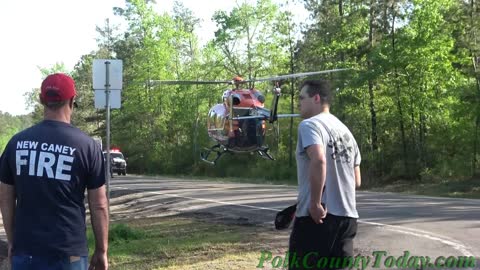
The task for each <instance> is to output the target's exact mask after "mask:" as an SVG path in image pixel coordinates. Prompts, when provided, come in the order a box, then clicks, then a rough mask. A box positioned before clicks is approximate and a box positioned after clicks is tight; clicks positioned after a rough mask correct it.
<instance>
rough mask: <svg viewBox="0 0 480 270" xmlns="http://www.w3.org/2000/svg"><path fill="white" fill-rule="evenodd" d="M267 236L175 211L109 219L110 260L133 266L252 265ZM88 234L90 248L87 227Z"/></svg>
mask: <svg viewBox="0 0 480 270" xmlns="http://www.w3.org/2000/svg"><path fill="white" fill-rule="evenodd" d="M268 235H271V234H269V233H266V229H265V228H258V227H253V226H240V225H235V224H228V225H226V224H218V223H214V222H207V221H205V220H202V219H199V218H188V217H178V216H177V217H162V218H150V219H142V220H130V221H125V222H122V223H112V224H111V227H110V233H109V264H110V269H135V270H142V269H169V270H177V269H178V270H179V269H255V266H256V265H257V264H258V259H259V257H260V251H261V250H264V249H269V248H270V243H272V239H271V238H270V237H272V236H268ZM88 239H89V248H90V252H91V253H92V252H93V248H94V243H93V234H92V231H91V229H90V228H89V229H88ZM283 242H285V243H283ZM281 243H282V244H285V246H286V243H287V240H286V239H282V240H281Z"/></svg>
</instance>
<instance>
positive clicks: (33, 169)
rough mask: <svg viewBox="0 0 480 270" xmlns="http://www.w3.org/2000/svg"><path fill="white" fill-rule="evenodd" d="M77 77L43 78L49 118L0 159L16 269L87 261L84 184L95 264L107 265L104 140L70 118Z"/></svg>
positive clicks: (0, 187) (0, 191) (1, 198)
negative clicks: (89, 133)
mask: <svg viewBox="0 0 480 270" xmlns="http://www.w3.org/2000/svg"><path fill="white" fill-rule="evenodd" d="M75 96H76V90H75V83H74V81H73V79H72V78H71V77H69V76H67V75H65V74H61V73H56V74H52V75H49V76H48V77H47V78H46V79H45V80H44V81H43V82H42V86H41V93H40V101H41V103H42V104H43V106H44V109H45V110H44V120H43V121H42V122H40V123H39V124H37V125H34V126H32V127H30V128H28V129H26V130H24V131H22V132H20V133H18V134H16V135H14V136H13V137H12V139H11V140H10V141H9V142H8V144H7V146H6V147H5V150H4V152H3V155H2V158H1V159H0V161H1V162H0V181H1V183H0V207H1V211H2V216H3V224H4V227H5V232H6V234H7V239H8V247H9V258H11V262H12V267H13V269H14V270H15V269H42V270H50V269H51V270H54V269H55V270H57V269H62V270H64V269H71V270H73V269H81V270H86V269H87V265H88V248H87V238H86V222H85V220H86V218H85V204H84V197H85V189H87V194H88V203H89V208H90V213H91V222H92V227H93V232H94V235H95V251H94V254H93V256H92V259H91V261H90V269H96V270H98V269H108V261H107V249H108V203H107V197H106V192H105V185H104V184H105V170H104V168H105V167H104V160H103V155H102V151H101V149H100V147H99V145H98V144H97V143H96V142H95V141H94V140H93V139H92V138H90V137H89V136H87V135H86V134H85V133H83V132H82V131H81V130H79V129H77V128H75V127H73V126H72V125H71V124H70V117H71V115H72V112H73V108H74V105H75V101H74V100H75Z"/></svg>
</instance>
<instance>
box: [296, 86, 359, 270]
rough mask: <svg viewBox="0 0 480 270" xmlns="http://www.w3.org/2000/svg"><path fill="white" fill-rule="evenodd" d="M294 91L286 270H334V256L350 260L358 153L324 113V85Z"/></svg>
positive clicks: (337, 266)
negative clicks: (293, 192)
mask: <svg viewBox="0 0 480 270" xmlns="http://www.w3.org/2000/svg"><path fill="white" fill-rule="evenodd" d="M300 89H301V91H300V96H299V108H300V114H301V117H302V118H304V120H303V121H302V122H301V123H300V125H299V127H298V143H297V150H296V159H297V175H298V201H297V211H296V214H295V216H296V218H295V223H294V225H293V230H292V234H291V236H290V250H289V253H290V254H289V258H290V263H289V269H317V268H318V269H340V268H342V267H343V266H342V265H341V263H342V262H343V260H336V259H334V258H342V257H349V256H353V238H354V237H355V235H356V231H357V218H358V212H357V209H356V201H355V188H356V187H359V186H360V183H361V177H360V161H361V156H360V151H359V149H358V145H357V142H356V141H355V138H354V137H353V135H352V133H351V132H350V130H349V129H348V128H347V127H346V126H345V125H344V124H343V123H342V122H341V121H340V120H339V119H338V118H337V117H335V116H334V115H332V114H330V102H331V91H330V85H329V84H328V83H327V82H326V81H322V80H309V81H305V82H304V83H303V84H302V87H301V88H300ZM304 258H305V259H304ZM322 258H323V259H322ZM337 261H338V262H339V263H338V264H337V263H336V262H337ZM324 263H326V264H324ZM312 267H313V268H312ZM315 267H317V268H315Z"/></svg>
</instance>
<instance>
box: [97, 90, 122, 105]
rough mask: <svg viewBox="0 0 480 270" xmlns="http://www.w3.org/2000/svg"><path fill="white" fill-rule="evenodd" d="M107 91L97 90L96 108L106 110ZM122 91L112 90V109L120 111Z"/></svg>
mask: <svg viewBox="0 0 480 270" xmlns="http://www.w3.org/2000/svg"><path fill="white" fill-rule="evenodd" d="M105 92H106V91H105V90H95V108H96V109H106V106H107V102H106V94H105ZM121 96H122V91H120V90H111V91H110V108H112V109H119V108H120V106H121V105H122V104H121Z"/></svg>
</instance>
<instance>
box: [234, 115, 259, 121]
mask: <svg viewBox="0 0 480 270" xmlns="http://www.w3.org/2000/svg"><path fill="white" fill-rule="evenodd" d="M245 119H264V120H266V119H267V117H266V116H263V115H251V116H238V117H232V120H245Z"/></svg>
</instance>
